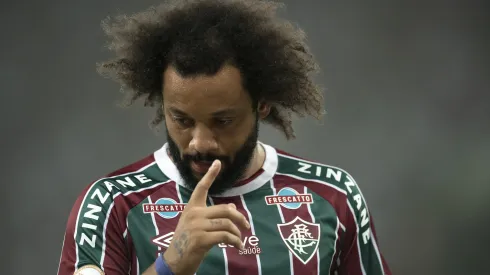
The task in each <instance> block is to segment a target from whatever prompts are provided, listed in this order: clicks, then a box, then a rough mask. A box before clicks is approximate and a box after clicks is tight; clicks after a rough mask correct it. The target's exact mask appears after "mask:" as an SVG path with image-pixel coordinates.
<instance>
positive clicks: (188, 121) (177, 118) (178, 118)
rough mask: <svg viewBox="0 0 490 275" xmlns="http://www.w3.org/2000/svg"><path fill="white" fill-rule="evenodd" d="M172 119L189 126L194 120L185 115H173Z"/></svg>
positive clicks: (181, 124)
mask: <svg viewBox="0 0 490 275" xmlns="http://www.w3.org/2000/svg"><path fill="white" fill-rule="evenodd" d="M173 120H174V121H175V122H177V124H179V125H180V126H182V127H191V126H192V125H193V124H194V122H193V121H192V120H191V119H188V118H185V117H176V116H174V117H173Z"/></svg>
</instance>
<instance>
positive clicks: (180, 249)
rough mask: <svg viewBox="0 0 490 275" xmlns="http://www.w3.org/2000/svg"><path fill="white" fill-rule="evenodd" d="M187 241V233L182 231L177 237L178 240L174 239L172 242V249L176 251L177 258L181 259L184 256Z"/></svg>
mask: <svg viewBox="0 0 490 275" xmlns="http://www.w3.org/2000/svg"><path fill="white" fill-rule="evenodd" d="M187 241H188V238H187V231H184V232H182V234H181V235H180V236H179V238H178V239H176V240H175V242H174V247H175V249H176V250H177V253H178V254H179V258H182V257H183V256H184V251H185V249H186V248H187Z"/></svg>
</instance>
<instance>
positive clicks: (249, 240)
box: [218, 235, 262, 255]
mask: <svg viewBox="0 0 490 275" xmlns="http://www.w3.org/2000/svg"><path fill="white" fill-rule="evenodd" d="M259 241H260V240H259V237H257V236H255V235H251V236H245V237H244V238H243V240H242V244H243V247H244V248H243V249H242V250H239V251H238V254H239V255H257V254H260V252H262V250H261V249H260V247H259ZM218 247H221V248H225V249H226V248H227V247H234V246H232V245H227V244H225V243H220V244H218Z"/></svg>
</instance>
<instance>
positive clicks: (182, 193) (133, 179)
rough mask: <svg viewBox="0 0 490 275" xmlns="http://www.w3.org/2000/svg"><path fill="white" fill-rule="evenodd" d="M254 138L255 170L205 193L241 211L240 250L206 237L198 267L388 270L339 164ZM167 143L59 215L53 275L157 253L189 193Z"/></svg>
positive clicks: (233, 274) (115, 269)
mask: <svg viewBox="0 0 490 275" xmlns="http://www.w3.org/2000/svg"><path fill="white" fill-rule="evenodd" d="M260 144H261V145H262V146H263V147H264V149H265V152H266V157H265V161H264V164H263V166H262V168H261V169H260V170H259V171H258V172H257V173H256V174H255V175H254V176H252V177H251V178H249V179H247V180H246V181H244V182H241V183H239V184H237V185H235V186H234V187H233V188H231V189H229V190H227V191H226V192H225V193H223V194H221V195H219V196H209V197H208V199H207V204H208V205H216V204H223V203H234V204H235V205H236V206H237V209H238V210H239V211H240V212H241V213H242V214H243V215H244V216H245V217H246V218H247V220H248V221H249V223H250V225H251V227H250V229H248V230H245V229H244V230H243V231H242V232H241V233H242V242H243V244H244V248H243V249H242V250H238V249H236V248H234V247H231V246H229V245H226V244H218V245H215V246H214V247H213V248H212V249H211V250H210V251H209V253H208V254H207V255H206V257H205V258H204V261H203V262H202V264H201V265H200V266H199V269H198V271H197V274H198V275H201V274H203V275H207V274H226V275H238V274H250V275H254V274H291V275H293V274H302V275H303V274H319V275H320V274H321V275H327V274H339V275H343V274H349V275H358V274H359V275H363V274H368V275H382V274H391V272H390V270H389V268H388V266H387V264H386V261H385V260H384V258H383V256H382V254H381V252H380V250H379V247H378V244H377V239H376V238H377V237H376V233H375V229H374V225H373V221H372V218H371V215H370V212H369V209H368V207H367V205H366V201H365V199H364V197H363V195H362V193H361V190H360V189H359V187H358V185H357V184H356V182H355V180H354V179H353V178H352V177H351V176H350V175H349V174H348V173H347V172H345V171H344V170H342V169H339V168H336V167H332V166H329V165H324V164H320V163H316V162H311V161H307V160H304V159H302V158H298V157H295V156H292V155H289V154H287V153H285V152H282V151H280V150H277V149H275V148H273V147H271V146H269V145H266V144H263V143H260ZM167 146H168V145H167V144H165V145H164V146H163V147H162V148H161V149H159V150H157V151H156V152H155V153H153V154H152V155H150V156H148V157H146V158H144V159H142V160H140V161H138V162H136V163H134V164H131V165H129V166H127V167H125V168H122V169H120V170H118V171H116V172H114V173H111V174H109V175H108V176H107V177H104V178H101V179H99V180H97V181H95V182H94V183H92V184H90V185H89V186H88V187H86V188H85V189H84V190H83V192H82V193H81V195H80V196H79V197H78V199H77V200H76V202H75V205H74V207H73V209H72V211H71V213H70V216H69V219H68V223H67V228H66V233H65V238H64V243H63V249H62V255H61V260H60V265H59V270H58V275H72V274H73V273H74V272H75V271H81V270H82V271H81V272H80V273H81V274H103V273H105V274H109V275H110V274H115V275H116V274H117V275H119V274H121V275H122V274H131V275H133V274H141V273H143V272H144V271H145V270H146V269H147V268H148V267H149V266H150V265H152V264H153V262H154V261H155V260H156V258H157V257H158V255H160V254H161V253H163V252H165V250H166V249H167V247H168V246H169V244H170V242H171V241H172V237H173V234H174V230H175V227H176V226H177V223H178V221H179V218H180V214H181V212H182V211H183V210H184V208H185V205H186V203H187V201H188V200H189V198H190V195H191V193H192V190H190V189H188V187H186V185H185V184H184V183H183V182H182V179H181V177H180V174H179V172H178V170H177V167H176V166H175V165H174V163H173V162H172V161H171V159H170V157H169V156H168V154H167ZM83 269H86V270H87V272H84V271H83Z"/></svg>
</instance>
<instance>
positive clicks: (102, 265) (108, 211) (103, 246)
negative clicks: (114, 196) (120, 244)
mask: <svg viewBox="0 0 490 275" xmlns="http://www.w3.org/2000/svg"><path fill="white" fill-rule="evenodd" d="M113 207H114V202H112V203H111V205H110V206H109V210H107V215H106V217H105V221H104V229H103V230H102V254H101V256H100V269H102V271H104V258H105V249H106V236H105V234H106V232H107V223H109V217H110V216H111V211H112V208H113Z"/></svg>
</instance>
